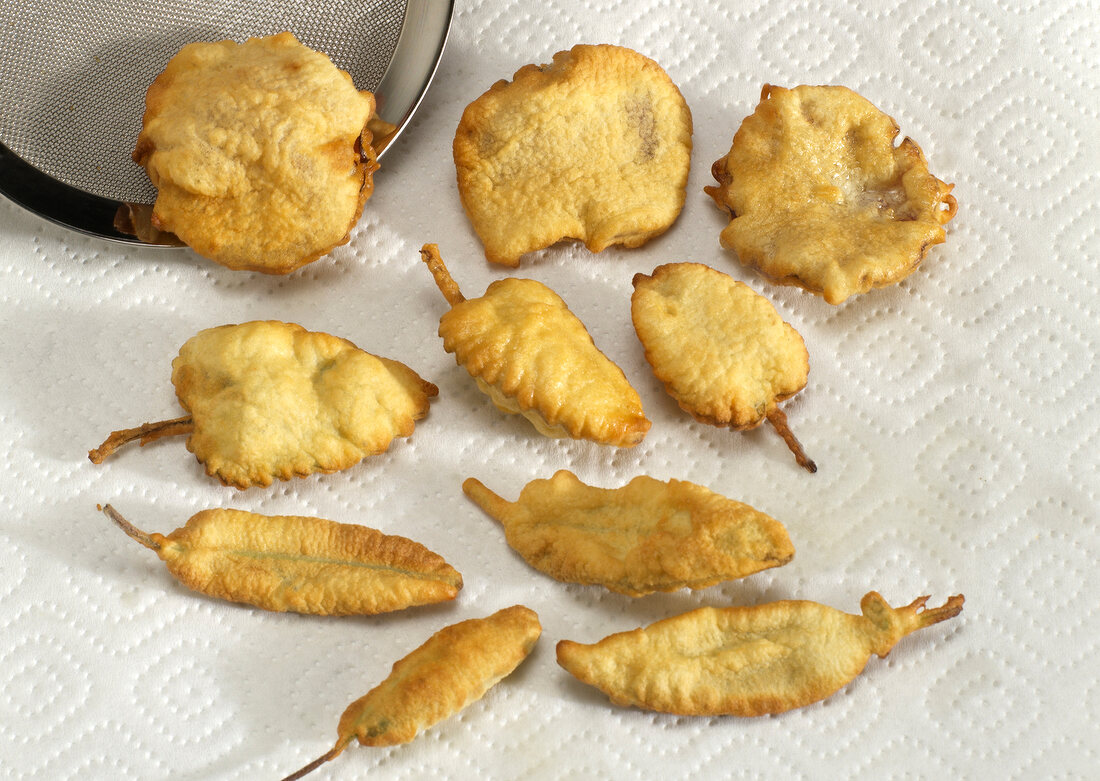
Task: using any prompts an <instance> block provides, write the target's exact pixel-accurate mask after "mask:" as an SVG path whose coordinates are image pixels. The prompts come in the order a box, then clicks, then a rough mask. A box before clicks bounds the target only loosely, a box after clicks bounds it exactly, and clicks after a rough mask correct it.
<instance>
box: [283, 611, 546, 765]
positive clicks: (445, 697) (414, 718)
mask: <svg viewBox="0 0 1100 781" xmlns="http://www.w3.org/2000/svg"><path fill="white" fill-rule="evenodd" d="M540 634H542V626H541V625H540V624H539V617H538V616H537V615H536V614H535V611H533V610H530V609H528V608H526V607H524V606H523V605H514V606H512V607H509V608H505V609H504V610H498V611H497V612H496V613H493V614H492V615H491V616H488V617H486V618H473V619H469V620H467V621H460V622H459V623H457V624H452V625H451V626H448V627H444V628H443V629H441V630H439V631H438V632H436V633H435V634H434V635H432V636H431V637H430V638H428V641H427V642H426V643H424V644H423V645H422V646H420V647H419V648H417V649H416V650H415V651H413V652H412V653H410V654H409V655H408V656H406V657H404V658H403V659H401V660H399V661H398V662H397V663H396V664H394V666H393V670H392V671H391V672H390V674H389V677H387V678H386V680H384V681H382V683H380V684H378V686H376V687H375V688H373V689H371V690H370V691H369V692H368V693H367V694H365V695H364V696H362V697H360V698H359V699H358V700H356V701H355V702H353V703H352V704H351V705H349V706H348V708H347V710H345V711H344V714H343V715H342V716H341V717H340V724H339V727H338V729H337V735H338V738H337V741H336V745H335V746H333V747H332V749H331V750H330V751H329V752H328V753H326V754H324V755H323V756H321V757H319V758H318V759H317V760H315V761H314V762H311V763H310V764H308V765H306V766H305V767H304V768H302V769H301V770H299V771H297V772H296V773H292V774H291V775H289V776H287V777H286V778H285V779H284V780H283V781H293V779H297V778H301V777H302V776H304V775H305V774H306V773H309V772H310V771H312V770H315V769H316V768H317V767H319V766H320V765H322V764H323V763H325V762H328V761H329V760H330V759H333V758H334V757H337V756H339V755H340V753H341V752H343V750H344V749H345V748H347V746H348V744H350V743H351V742H352V741H353V740H355V739H358V740H359V742H360V743H361V744H362V745H364V746H395V745H397V744H400V743H408V742H409V741H411V740H412V739H413V738H415V737H416V735H417V733H418V732H421V731H422V730H425V729H428V728H429V727H431V726H432V725H434V724H438V723H439V722H440V721H443V719H446V718H448V717H449V716H451V715H453V714H455V713H458V712H459V711H460V710H462V709H463V708H465V707H466V706H467V705H470V704H471V703H473V702H475V701H477V700H479V699H481V697H482V695H484V694H485V692H487V691H488V690H489V689H491V688H492V687H493V686H494V685H496V684H497V683H498V682H499V681H501V680H502V679H503V678H505V677H506V676H507V675H508V674H510V673H511V672H512V671H513V670H515V669H516V667H518V666H519V664H520V662H522V661H523V660H524V659H526V658H527V655H528V654H529V653H531V649H532V648H534V647H535V643H536V642H537V641H538V639H539V635H540Z"/></svg>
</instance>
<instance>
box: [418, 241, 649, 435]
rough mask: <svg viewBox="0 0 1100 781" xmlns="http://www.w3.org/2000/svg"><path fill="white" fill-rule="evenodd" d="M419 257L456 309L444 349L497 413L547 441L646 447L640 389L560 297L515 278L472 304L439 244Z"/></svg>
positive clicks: (444, 321) (443, 332) (442, 323)
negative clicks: (527, 424) (516, 417)
mask: <svg viewBox="0 0 1100 781" xmlns="http://www.w3.org/2000/svg"><path fill="white" fill-rule="evenodd" d="M420 254H421V256H422V257H423V259H424V262H425V263H427V264H428V268H429V269H430V270H431V272H432V276H433V277H434V278H435V281H436V284H437V285H438V286H439V289H440V291H441V292H442V293H443V296H444V298H446V299H447V301H448V303H450V305H451V309H450V311H449V312H447V313H445V314H444V315H443V316H442V317H441V318H440V319H439V335H440V336H441V337H443V348H444V349H445V350H446V351H447V352H449V353H452V354H454V356H455V360H456V361H457V362H458V363H459V365H461V366H463V367H465V369H466V371H468V372H469V373H470V376H472V377H473V378H474V379H475V380H476V381H477V386H478V388H480V389H481V390H482V392H483V393H486V394H487V395H488V396H489V398H491V399H492V400H493V404H494V405H496V407H497V408H498V409H500V410H501V411H503V412H508V413H518V414H521V415H523V416H524V417H525V418H527V419H528V420H529V421H531V423H532V425H534V427H535V428H536V429H538V431H539V433H541V434H544V435H546V436H548V437H572V438H573V439H588V440H591V441H593V442H598V443H600V444H602V445H615V446H617V447H632V446H633V445H636V444H638V443H639V442H641V441H642V438H643V437H644V436H645V434H646V432H647V431H649V426H650V422H649V420H648V419H646V417H645V414H644V413H643V411H642V400H641V399H640V398H639V397H638V393H637V391H635V390H634V388H632V387H631V386H630V383H629V382H627V379H626V376H625V375H624V374H623V371H622V369H620V368H619V367H618V366H616V365H615V364H614V363H613V362H612V361H611V360H610V359H609V358H608V357H607V356H606V355H604V354H603V353H602V352H600V351H599V349H598V348H597V347H596V345H595V344H594V343H593V342H592V337H591V336H589V334H588V330H587V329H586V328H585V327H584V323H582V322H581V321H580V320H579V319H578V318H577V316H576V315H574V314H573V313H572V312H570V311H569V307H567V306H566V305H565V302H564V301H562V300H561V298H560V297H559V296H558V294H557V293H555V292H554V291H553V290H551V289H550V288H548V287H547V286H546V285H544V284H542V283H541V282H537V281H535V280H533V279H516V278H513V277H509V278H507V279H500V280H497V281H496V282H493V283H492V284H491V285H489V287H488V289H487V290H486V291H485V295H483V296H482V297H481V298H473V299H466V298H465V297H464V296H463V295H462V293H461V291H459V289H458V285H457V284H455V281H454V279H452V278H451V275H450V273H449V272H448V271H447V267H446V266H445V265H444V264H443V259H442V258H441V257H440V256H439V248H438V247H437V246H436V245H435V244H426V245H424V248H423V249H422V250H421V251H420Z"/></svg>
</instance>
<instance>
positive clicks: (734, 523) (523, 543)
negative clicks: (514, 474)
mask: <svg viewBox="0 0 1100 781" xmlns="http://www.w3.org/2000/svg"><path fill="white" fill-rule="evenodd" d="M462 490H463V491H465V492H466V495H467V496H469V497H470V498H471V499H473V500H474V501H475V502H477V504H478V505H479V506H480V507H481V508H482V509H483V510H485V512H487V513H488V514H489V515H491V516H492V517H493V518H495V519H496V520H498V521H500V523H501V524H502V525H503V526H504V533H505V536H506V537H507V539H508V544H509V545H511V546H512V548H514V549H515V550H516V551H517V552H518V553H519V554H520V555H521V556H523V558H524V559H525V560H526V561H527V563H528V564H530V565H531V566H532V567H534V568H535V569H537V570H539V571H541V572H545V573H546V574H547V575H550V576H551V577H553V578H556V579H557V580H561V581H564V582H567V583H582V584H585V585H600V586H603V587H605V588H607V589H610V590H611V591H617V592H619V593H621V594H627V595H629V596H632V597H638V596H643V595H645V594H651V593H653V592H655V591H675V590H676V589H680V588H691V589H699V588H706V587H708V586H713V585H714V584H716V583H721V582H722V581H725V580H732V579H734V578H743V577H745V576H746V575H751V574H753V573H754V572H759V571H760V570H764V569H768V568H769V567H777V566H780V565H782V564H786V563H787V562H788V561H790V560H791V558H792V557H793V556H794V547H793V546H792V545H791V541H790V538H789V537H788V536H787V532H786V530H785V529H784V528H783V525H782V524H780V523H779V521H777V520H775V519H774V518H771V517H770V516H768V515H765V514H764V513H762V512H759V511H758V510H754V509H753V508H752V507H749V506H748V505H747V504H742V503H741V502H735V501H733V500H732V499H727V498H725V497H724V496H720V495H719V494H716V493H714V492H713V491H710V490H708V489H706V488H704V487H703V486H701V485H696V484H694V483H689V482H685V481H683V480H669V481H668V482H661V481H660V480H654V479H653V478H652V477H646V476H638V477H635V478H634V479H633V480H631V481H630V482H629V483H627V484H626V485H625V486H623V487H621V488H614V489H607V488H596V487H593V486H589V485H585V484H584V483H582V482H581V481H580V480H578V479H577V477H576V475H574V474H573V473H572V472H568V471H566V470H561V471H559V472H557V473H556V474H555V475H554V476H553V477H552V478H551V479H549V480H532V481H531V482H530V483H528V484H527V485H526V486H524V488H523V490H522V491H521V492H520V495H519V499H518V501H516V502H508V501H505V500H504V499H502V498H501V497H500V496H498V495H497V494H495V493H493V492H492V491H490V490H489V489H488V488H486V487H485V485H483V484H482V483H481V482H480V481H478V480H475V479H474V478H470V479H468V480H466V482H464V483H463V484H462Z"/></svg>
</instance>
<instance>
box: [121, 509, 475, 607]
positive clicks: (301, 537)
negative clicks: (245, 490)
mask: <svg viewBox="0 0 1100 781" xmlns="http://www.w3.org/2000/svg"><path fill="white" fill-rule="evenodd" d="M103 509H104V512H106V513H107V515H108V517H110V518H111V519H112V520H113V521H115V523H117V524H118V525H119V526H120V527H122V529H123V530H124V531H125V532H126V533H127V534H129V535H130V536H131V537H133V538H134V539H136V540H137V541H138V542H140V543H141V544H142V545H145V546H146V547H147V548H150V549H151V550H153V551H155V552H156V554H157V555H158V556H160V558H161V559H162V560H163V561H164V563H165V564H166V565H167V566H168V571H169V572H171V573H172V575H173V576H175V577H176V579H178V580H179V581H180V583H182V584H183V585H185V586H187V587H188V588H190V589H193V590H195V591H198V592H200V593H202V594H206V595H207V596H210V597H216V598H218V599H227V600H230V601H232V602H243V603H245V604H248V605H254V606H255V607H259V608H263V609H264V610H275V611H293V612H296V613H310V614H313V615H322V616H340V615H373V614H375V613H386V612H389V611H393V610H402V609H404V608H407V607H412V606H414V605H427V604H432V603H435V602H443V601H446V600H450V599H454V598H455V596H456V595H457V594H458V590H459V589H460V588H462V576H461V575H459V573H458V572H457V571H456V570H455V569H454V568H453V567H452V566H451V565H449V564H448V563H447V562H446V561H444V560H443V557H441V556H439V555H438V554H436V553H433V552H432V551H430V550H428V549H427V548H425V547H424V546H423V545H421V544H420V543H418V542H414V541H412V540H410V539H406V538H405V537H398V536H394V535H388V534H383V533H382V532H380V531H377V530H375V529H369V528H367V527H365V526H357V525H353V524H346V523H336V522H334V521H328V520H325V519H323V518H308V517H302V516H288V515H259V514H257V513H249V512H243V511H241V510H203V511H202V512H199V513H196V514H195V515H194V516H192V517H191V518H190V520H188V521H187V523H186V524H185V525H184V526H182V527H181V528H179V529H176V530H175V531H173V532H171V533H170V534H167V535H164V534H155V533H154V534H146V533H145V532H142V531H140V530H139V529H136V528H135V527H134V526H132V525H131V524H130V523H129V522H127V521H126V520H125V519H123V518H122V517H121V516H120V515H118V513H117V512H115V510H114V509H113V508H112V507H111V506H110V505H107V506H106V507H105V508H103Z"/></svg>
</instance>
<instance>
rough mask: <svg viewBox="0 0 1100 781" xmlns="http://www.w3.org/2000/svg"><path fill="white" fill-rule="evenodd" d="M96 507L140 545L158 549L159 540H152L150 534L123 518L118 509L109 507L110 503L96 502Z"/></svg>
mask: <svg viewBox="0 0 1100 781" xmlns="http://www.w3.org/2000/svg"><path fill="white" fill-rule="evenodd" d="M96 509H97V510H102V511H103V514H104V515H106V516H107V517H108V518H110V519H111V520H112V521H114V522H115V523H116V524H117V525H118V527H119V528H120V529H122V531H124V532H126V534H127V535H128V536H130V537H131V538H133V539H135V540H137V541H138V542H140V543H141V544H142V545H144V546H145V547H146V548H148V549H149V550H154V551H159V550H160V543H159V542H157V541H156V540H154V539H153V538H152V536H151V535H149V534H147V533H146V532H143V531H142V530H141V529H139V528H138V527H136V526H134V525H133V524H132V523H130V522H129V521H128V520H126V519H125V518H123V517H122V515H121V514H120V513H119V511H118V510H116V509H115V508H114V507H111V505H109V504H105V505H102V506H100V505H98V504H97V505H96Z"/></svg>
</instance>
